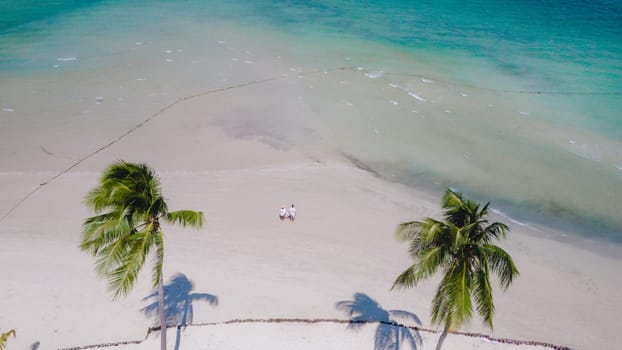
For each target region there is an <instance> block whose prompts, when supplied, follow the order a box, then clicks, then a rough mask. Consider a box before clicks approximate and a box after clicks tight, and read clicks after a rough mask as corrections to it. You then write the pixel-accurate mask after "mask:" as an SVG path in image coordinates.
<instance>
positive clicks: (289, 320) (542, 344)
mask: <svg viewBox="0 0 622 350" xmlns="http://www.w3.org/2000/svg"><path fill="white" fill-rule="evenodd" d="M241 323H306V324H315V323H336V324H348V325H351V324H368V323H369V324H374V323H377V324H383V325H389V326H393V327H400V328H407V329H409V330H414V331H418V332H426V333H432V334H438V333H441V331H438V330H434V329H429V328H423V327H418V326H407V325H403V324H400V323H397V322H386V321H378V320H341V319H336V318H314V319H308V318H268V319H252V318H251V319H248V318H247V319H233V320H229V321H224V322H209V323H198V324H188V325H167V326H166V328H167V329H168V328H177V329H181V328H186V327H206V326H217V325H227V324H241ZM159 330H160V327H150V328H148V329H147V335H146V336H145V338H144V339H142V340H128V341H120V342H115V343H103V344H92V345H84V346H75V347H71V348H62V349H57V350H85V349H93V348H102V347H113V346H119V345H127V344H140V343H142V342H144V341H145V340H147V338H148V337H149V335H150V334H151V333H153V332H156V331H159ZM449 333H450V334H455V335H460V336H464V337H471V338H479V339H483V340H488V341H492V342H496V343H503V344H512V345H531V346H539V347H543V348H549V349H554V350H572V349H571V348H569V347H567V346H563V345H557V344H551V343H545V342H541V341H536V340H518V339H509V338H495V337H491V336H489V335H486V334H481V333H467V332H453V331H450V332H449Z"/></svg>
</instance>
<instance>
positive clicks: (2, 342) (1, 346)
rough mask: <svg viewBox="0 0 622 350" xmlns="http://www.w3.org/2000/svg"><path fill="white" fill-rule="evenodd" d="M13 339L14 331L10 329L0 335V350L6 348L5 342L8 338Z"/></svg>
mask: <svg viewBox="0 0 622 350" xmlns="http://www.w3.org/2000/svg"><path fill="white" fill-rule="evenodd" d="M10 336H13V337H15V330H14V329H11V330H9V331H8V332H6V333H2V334H0V350H4V349H5V348H6V342H7V341H8V340H9V337H10Z"/></svg>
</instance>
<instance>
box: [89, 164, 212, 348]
mask: <svg viewBox="0 0 622 350" xmlns="http://www.w3.org/2000/svg"><path fill="white" fill-rule="evenodd" d="M85 202H86V205H87V206H88V207H89V208H91V209H92V210H93V211H94V212H95V213H96V214H97V215H95V216H93V217H89V218H87V219H86V220H85V221H84V223H83V225H82V242H81V244H80V248H81V249H82V250H84V251H87V252H89V253H90V254H92V255H93V257H95V259H96V260H95V267H96V270H97V272H98V273H99V274H100V275H102V276H104V277H105V278H106V279H107V282H108V287H109V288H110V289H111V291H112V292H113V293H114V298H115V299H116V298H118V297H119V296H125V295H127V294H128V293H129V292H130V290H131V289H132V287H133V286H134V284H135V283H136V279H137V277H138V274H139V272H140V270H141V269H142V267H143V265H144V263H145V260H146V259H147V257H148V256H149V255H150V253H152V252H154V253H155V254H153V270H152V282H153V286H154V287H155V286H158V290H160V291H161V292H162V293H163V290H162V288H163V287H162V284H163V283H162V264H163V262H164V241H163V232H162V227H161V226H160V221H164V222H168V223H171V224H180V225H182V226H184V227H185V226H191V227H194V228H200V227H202V226H203V221H204V217H203V213H202V212H197V211H192V210H179V211H169V210H168V206H167V205H166V201H165V200H164V197H163V196H162V191H161V188H160V181H159V179H158V177H157V176H156V174H155V171H154V170H153V169H151V168H150V167H149V166H148V165H146V164H135V163H128V162H124V161H119V162H116V163H114V164H112V165H110V166H109V167H108V168H107V169H106V170H105V171H104V173H103V175H102V177H101V179H100V181H99V184H98V185H97V186H96V187H95V188H93V189H92V190H91V191H90V192H89V193H88V194H87V196H86V200H85ZM162 293H161V295H162ZM162 297H163V296H162ZM160 304H161V306H162V305H163V301H161V302H160ZM160 310H161V320H164V319H165V315H164V307H163V306H162V307H161V308H160ZM161 325H165V322H161ZM161 337H162V344H163V345H162V349H164V348H165V343H166V332H161Z"/></svg>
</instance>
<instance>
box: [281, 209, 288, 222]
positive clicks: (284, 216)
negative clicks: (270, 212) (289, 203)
mask: <svg viewBox="0 0 622 350" xmlns="http://www.w3.org/2000/svg"><path fill="white" fill-rule="evenodd" d="M286 217H287V209H285V207H283V208H281V210H280V211H279V219H281V221H283V220H285V218H286Z"/></svg>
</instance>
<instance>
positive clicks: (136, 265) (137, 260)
mask: <svg viewBox="0 0 622 350" xmlns="http://www.w3.org/2000/svg"><path fill="white" fill-rule="evenodd" d="M157 235H158V233H157V232H154V231H153V227H152V226H151V225H150V226H148V227H147V228H146V229H145V230H143V231H140V232H137V233H135V234H133V235H131V236H129V237H128V240H129V241H130V242H129V243H128V244H129V247H130V249H129V252H127V254H125V255H124V257H125V258H124V259H123V262H122V264H121V265H119V266H118V267H117V268H116V269H114V270H113V271H111V272H109V273H108V275H109V278H108V286H109V287H110V289H111V290H112V291H113V292H114V297H113V299H117V298H119V297H120V296H125V295H127V294H128V293H129V291H130V290H131V289H132V287H133V286H134V283H135V282H136V278H137V277H138V273H139V272H140V270H141V268H142V267H143V265H144V263H145V260H146V259H147V256H148V255H149V251H150V250H151V249H152V248H153V246H154V243H155V240H156V237H157Z"/></svg>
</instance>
